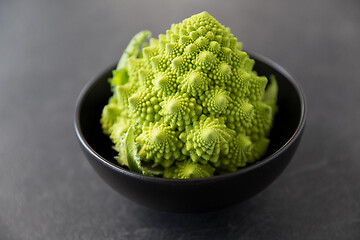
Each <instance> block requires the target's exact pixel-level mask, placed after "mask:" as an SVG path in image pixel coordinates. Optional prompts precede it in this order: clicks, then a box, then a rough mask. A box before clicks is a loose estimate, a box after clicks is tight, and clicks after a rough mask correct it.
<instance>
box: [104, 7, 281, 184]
mask: <svg viewBox="0 0 360 240" xmlns="http://www.w3.org/2000/svg"><path fill="white" fill-rule="evenodd" d="M149 37H150V32H148V31H143V32H140V33H138V34H137V35H135V36H134V38H133V39H132V40H131V41H130V43H129V46H128V47H127V48H126V50H125V52H124V54H123V56H122V57H121V59H120V61H119V64H118V66H117V69H116V70H114V71H113V77H112V78H111V79H110V80H109V82H110V84H111V86H112V91H113V96H112V97H111V98H110V99H109V103H108V104H107V105H106V106H105V107H104V109H103V113H102V116H101V120H100V122H101V124H102V127H103V131H104V133H105V134H108V135H109V136H110V138H111V140H112V142H113V143H114V149H116V150H117V151H118V152H119V155H118V156H117V157H116V159H117V161H118V163H119V164H120V165H123V166H127V167H129V169H130V170H132V171H135V172H138V173H141V174H144V175H153V176H162V177H166V178H179V179H187V178H201V177H211V176H213V175H216V174H221V173H226V172H232V171H236V170H237V169H239V168H241V167H245V166H247V165H248V164H251V163H253V162H255V161H257V160H259V159H260V158H261V157H262V156H263V155H264V154H265V153H266V150H267V147H268V145H269V139H268V136H269V132H270V129H271V127H272V124H273V120H274V115H275V112H276V111H277V106H276V101H277V94H278V86H277V83H276V80H275V77H274V76H271V77H270V80H271V81H270V84H268V79H267V78H266V77H265V76H258V75H257V73H256V72H255V71H253V66H254V63H255V62H254V60H252V59H250V57H249V56H248V55H247V53H245V52H243V51H241V47H242V44H241V43H239V42H238V41H237V39H236V38H235V37H234V36H233V34H232V33H231V32H230V29H229V28H226V27H224V26H223V25H221V24H220V23H219V22H218V21H217V20H216V19H214V18H213V17H212V16H210V15H209V14H208V13H207V12H202V13H200V14H197V15H194V16H192V17H190V18H187V19H185V20H183V22H181V23H179V24H173V25H172V26H171V28H170V30H167V31H166V34H160V35H159V37H158V39H155V38H151V39H150V42H149V44H146V43H144V41H145V40H146V39H147V38H149Z"/></svg>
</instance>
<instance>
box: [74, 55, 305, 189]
mask: <svg viewBox="0 0 360 240" xmlns="http://www.w3.org/2000/svg"><path fill="white" fill-rule="evenodd" d="M245 52H246V53H248V55H249V56H250V57H251V58H252V59H254V60H255V63H256V61H261V62H263V63H264V64H266V65H268V66H270V67H272V68H274V69H275V70H277V71H278V72H279V73H280V74H282V75H283V76H284V77H285V78H286V79H287V80H288V81H289V82H290V83H291V84H292V85H293V87H294V89H295V90H296V92H297V94H298V96H299V100H300V108H301V112H300V120H299V122H298V125H297V127H296V130H295V131H294V133H293V134H292V135H291V137H290V138H289V139H288V140H287V141H286V143H285V144H283V145H282V146H281V147H280V148H279V149H278V150H277V151H275V152H273V153H272V154H271V155H269V156H267V157H266V158H263V159H260V160H259V161H257V162H255V163H254V164H252V165H250V166H247V167H244V168H241V169H238V170H237V171H235V172H231V173H226V174H221V175H217V176H212V177H205V178H194V179H169V178H162V177H154V176H145V175H142V174H139V173H136V172H132V171H130V170H127V169H125V168H122V167H121V166H119V165H116V164H114V163H112V162H110V161H109V160H107V159H106V158H104V157H102V156H101V155H100V154H98V153H97V152H96V151H95V150H94V149H93V148H92V147H91V146H90V144H89V143H88V142H87V141H86V139H85V137H84V135H83V132H82V131H81V128H80V108H81V107H82V105H83V102H84V98H85V96H86V95H87V93H88V90H89V89H90V88H91V86H92V85H93V84H94V83H95V82H96V81H98V79H99V78H101V77H103V76H104V75H105V74H106V73H108V72H109V71H111V70H113V69H114V64H112V65H111V66H110V67H108V68H106V69H105V70H103V71H102V72H101V73H100V74H98V75H97V76H96V77H95V78H93V79H92V80H91V81H89V82H88V83H87V84H86V85H85V86H84V87H83V88H82V90H81V92H80V94H79V96H78V98H77V101H76V105H75V114H74V115H75V118H74V127H75V132H76V135H77V138H78V140H79V141H80V143H81V144H82V146H83V147H84V148H85V149H86V151H87V152H89V153H90V154H91V155H92V156H93V157H95V159H96V160H97V161H99V162H100V163H101V164H103V165H105V166H106V167H109V168H111V169H113V170H115V171H117V172H119V173H121V174H125V175H127V176H129V177H134V178H137V179H139V180H143V181H151V182H154V181H155V182H159V183H181V184H191V183H202V182H209V181H221V180H226V179H229V178H233V177H235V176H237V175H241V174H244V173H246V172H249V171H253V170H255V169H257V168H259V167H261V166H262V165H265V164H267V163H268V162H270V161H272V160H274V159H276V158H277V157H278V156H279V155H280V154H281V153H282V152H283V151H285V150H286V149H287V148H289V147H290V146H291V145H292V143H293V142H295V141H296V139H297V138H298V137H299V135H300V134H301V133H302V131H303V129H304V127H305V123H306V117H307V103H306V97H305V94H304V91H303V89H302V87H301V86H300V84H299V82H298V81H297V80H296V79H295V78H294V77H293V76H292V75H291V74H290V73H289V72H288V71H287V70H285V69H284V68H283V67H282V66H280V65H279V64H278V63H276V62H275V61H273V60H272V59H270V58H268V57H265V56H263V55H260V54H258V53H256V52H253V51H245Z"/></svg>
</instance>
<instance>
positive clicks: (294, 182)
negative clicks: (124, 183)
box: [0, 0, 360, 240]
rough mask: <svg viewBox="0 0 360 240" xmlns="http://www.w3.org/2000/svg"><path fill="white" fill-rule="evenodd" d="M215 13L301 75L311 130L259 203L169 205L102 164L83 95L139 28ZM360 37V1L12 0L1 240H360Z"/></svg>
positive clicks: (2, 34) (1, 114)
mask: <svg viewBox="0 0 360 240" xmlns="http://www.w3.org/2000/svg"><path fill="white" fill-rule="evenodd" d="M202 11H208V12H209V13H210V14H211V15H213V16H214V17H215V18H216V19H217V20H218V21H219V22H220V23H222V24H223V25H225V26H227V27H230V28H231V30H232V33H233V34H234V35H235V36H236V37H237V38H238V40H239V41H242V42H243V44H244V49H245V50H250V51H255V52H258V53H260V54H262V55H264V56H267V57H269V58H271V59H273V60H275V61H276V62H277V63H279V64H280V65H282V66H283V67H284V68H285V69H287V70H288V71H289V72H290V73H291V74H292V75H294V77H295V78H296V79H297V80H298V81H299V82H300V84H301V85H302V87H303V88H304V91H305V94H306V95H307V100H308V107H309V112H308V121H307V126H306V129H305V134H304V136H303V140H302V143H301V144H300V146H299V148H298V151H297V153H296V155H295V156H294V158H293V161H292V162H291V163H290V165H289V167H288V168H287V169H286V170H285V172H284V173H283V174H282V175H281V177H280V178H278V179H277V180H276V181H275V182H274V183H273V184H272V185H271V186H270V187H269V188H268V189H266V190H265V191H264V192H262V193H260V194H259V195H257V196H255V197H254V198H252V199H250V200H249V201H247V202H245V203H242V204H240V205H238V206H235V207H233V208H231V209H226V210H223V211H220V212H213V213H204V214H172V213H164V212H158V211H155V210H151V209H147V208H145V207H142V206H139V205H137V204H136V203H133V202H130V201H129V200H127V199H125V198H123V197H122V196H120V195H119V194H118V193H116V192H115V191H113V190H112V189H110V188H109V187H108V186H107V185H106V184H105V183H104V182H102V180H101V179H100V178H99V177H98V176H97V175H96V174H95V172H94V171H93V170H92V169H91V167H90V165H89V164H88V162H87V160H86V159H85V157H84V156H83V153H82V152H81V150H80V147H79V144H78V142H77V139H76V136H75V131H74V128H73V118H74V107H75V102H76V99H77V96H78V95H79V93H80V91H81V89H82V88H83V86H84V85H85V84H86V83H87V82H88V81H90V80H91V79H92V78H93V77H95V76H96V75H97V74H99V73H100V72H101V71H102V70H104V69H105V68H106V67H108V66H109V65H111V64H113V63H114V62H115V61H117V60H118V59H119V58H120V56H121V54H122V51H123V50H124V48H125V47H126V45H127V43H128V41H129V40H130V39H131V37H132V36H133V35H134V34H135V33H137V32H139V31H141V30H144V29H148V30H150V31H151V32H152V33H153V36H154V37H156V36H157V35H158V34H160V33H164V32H165V31H166V29H168V28H169V27H170V25H171V23H178V22H181V21H182V20H183V19H184V18H187V17H190V16H191V15H193V14H196V13H199V12H202ZM359 39H360V2H359V1H357V0H347V1H342V0H319V1H310V0H304V1H294V0H290V1H286V0H273V1H265V0H259V1H251V0H245V1H235V0H232V1H230V0H224V1H215V0H197V1H194V0H183V1H179V0H177V1H173V0H168V1H165V0H152V1H140V0H131V1H130V0H128V1H125V0H117V1H116V0H102V1H97V0H87V1H85V0H76V1H69V0H64V1H55V0H11V1H10V0H0V239H3V240H8V239H179V240H180V239H187V240H189V239H360V206H359V205H360V201H359V200H360V174H359V173H360V171H359V170H360V160H359V153H360V152H359V149H360V131H359V130H360V127H359V124H358V123H359V122H360V121H359V120H360V113H359V104H358V103H359V102H360V95H359V90H360V79H359V76H360V68H359V63H360V62H359V56H360V45H359ZM235 190H236V189H234V191H235Z"/></svg>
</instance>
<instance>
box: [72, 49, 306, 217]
mask: <svg viewBox="0 0 360 240" xmlns="http://www.w3.org/2000/svg"><path fill="white" fill-rule="evenodd" d="M249 55H250V56H251V58H253V59H254V60H255V61H256V64H255V67H254V69H255V71H257V72H258V74H259V75H265V76H267V77H268V76H269V75H271V74H274V75H275V76H276V79H277V82H278V85H279V96H278V106H279V112H278V113H277V115H276V117H275V121H274V126H273V128H272V130H271V134H270V145H269V148H268V151H267V153H266V155H265V156H264V157H263V158H262V159H261V160H259V161H258V162H256V163H255V164H253V165H251V166H248V167H246V168H243V169H240V170H238V171H236V172H233V173H229V174H224V175H220V176H214V177H210V178H202V179H190V180H174V179H164V178H159V177H149V176H143V175H140V174H137V173H134V172H131V171H129V170H127V169H125V168H123V167H120V166H119V165H117V163H116V161H115V160H114V156H116V152H115V151H114V150H113V149H112V147H111V146H112V143H111V141H110V140H109V138H108V136H106V135H104V134H103V133H102V130H101V126H100V123H99V119H100V116H101V111H102V108H103V107H104V106H105V105H106V104H107V101H108V99H109V97H110V96H111V95H112V94H111V91H110V86H109V84H108V81H107V80H108V78H109V77H111V75H112V73H111V72H112V70H113V69H114V68H115V65H113V66H111V67H110V68H109V69H107V70H105V71H104V72H103V73H102V74H100V75H99V76H98V77H96V78H95V79H94V80H93V81H91V82H89V83H88V84H87V85H86V86H85V87H84V89H83V90H82V92H81V93H80V96H79V98H78V101H77V104H76V109H75V123H74V124H75V130H76V134H77V137H78V139H79V141H80V145H81V148H82V150H83V151H84V153H85V155H86V157H87V159H88V161H89V162H90V164H91V165H92V167H93V168H94V169H95V171H96V172H97V173H98V174H99V175H100V176H101V177H102V178H103V179H104V180H105V182H106V183H107V184H109V185H110V186H111V187H112V188H114V189H115V190H116V191H118V192H119V193H120V194H122V195H123V196H125V197H127V198H128V199H131V200H133V201H135V202H137V203H139V204H142V205H145V206H147V207H150V208H154V209H158V210H164V211H173V212H200V211H213V210H218V209H222V208H225V207H229V206H232V205H234V204H237V203H239V202H241V201H244V200H246V199H249V198H250V197H252V196H254V195H256V194H257V193H259V192H261V191H262V190H263V189H265V188H266V187H267V186H269V185H270V184H271V183H272V182H273V181H274V180H275V179H276V178H277V177H278V176H279V175H280V174H281V172H282V171H283V170H284V169H285V167H286V166H287V165H288V163H289V162H290V160H291V158H292V156H293V154H294V152H295V150H296V148H297V146H298V144H299V142H300V139H301V136H302V133H303V130H304V126H305V119H306V101H305V96H304V93H303V91H302V89H301V87H300V85H299V83H298V82H297V81H296V80H295V79H294V78H293V77H291V75H290V74H289V73H288V72H287V71H285V70H284V69H283V68H282V67H281V66H279V65H278V64H276V63H275V62H273V61H272V60H270V59H268V58H265V57H263V56H261V55H258V54H255V53H249Z"/></svg>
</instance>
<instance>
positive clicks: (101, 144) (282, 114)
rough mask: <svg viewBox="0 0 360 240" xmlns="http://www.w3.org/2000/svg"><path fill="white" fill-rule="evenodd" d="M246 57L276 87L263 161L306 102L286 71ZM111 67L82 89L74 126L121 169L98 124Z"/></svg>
mask: <svg viewBox="0 0 360 240" xmlns="http://www.w3.org/2000/svg"><path fill="white" fill-rule="evenodd" d="M249 55H250V56H251V57H252V58H253V59H254V60H255V61H256V64H255V66H254V70H255V71H257V72H258V74H259V75H264V76H267V77H269V76H270V75H271V74H273V75H275V77H276V80H277V82H278V85H279V96H278V106H279V112H278V113H277V114H276V116H275V121H274V126H273V128H272V130H271V133H270V145H269V148H268V150H267V153H266V154H265V156H264V157H263V158H262V160H264V159H266V158H267V157H269V156H271V155H272V154H274V153H276V152H277V151H279V150H280V149H281V148H282V147H284V145H286V143H287V142H288V141H289V140H290V139H291V138H292V137H293V135H294V134H295V133H296V131H297V130H298V128H299V127H300V126H301V125H302V123H303V121H304V119H305V116H304V114H305V113H304V108H305V100H304V98H303V96H302V92H301V89H300V87H299V86H298V85H297V83H296V82H295V80H294V79H293V78H292V77H291V76H290V75H288V74H287V72H286V71H285V70H283V69H282V68H281V67H279V66H278V65H276V64H275V63H273V62H272V61H271V60H269V59H266V58H264V57H261V56H258V55H256V54H249ZM114 68H115V65H114V66H112V67H110V68H109V69H108V70H106V71H105V72H104V73H103V74H102V75H100V76H99V77H98V78H96V79H95V80H94V81H93V82H90V83H89V84H88V85H87V87H85V88H84V90H83V93H82V94H81V96H80V101H79V102H78V106H77V111H78V112H77V114H78V115H77V118H78V119H77V121H78V123H77V124H78V126H77V127H78V131H79V133H80V135H82V136H83V139H82V140H83V141H84V142H85V144H87V145H88V146H89V148H90V149H92V150H93V151H94V154H95V155H98V156H99V157H102V158H103V159H105V160H106V161H107V162H108V163H111V164H113V165H115V166H116V167H118V168H122V167H120V166H118V165H117V163H116V161H115V160H114V156H116V155H117V153H116V151H115V150H113V149H112V143H111V141H110V140H109V137H108V136H106V135H104V134H103V133H102V130H101V125H100V122H99V121H100V116H101V112H102V109H103V107H104V106H105V105H106V104H107V102H108V99H109V97H110V96H111V95H112V93H111V90H110V86H109V84H108V78H110V77H111V76H112V70H113V69H114ZM262 160H260V161H258V162H257V163H259V162H261V161H262Z"/></svg>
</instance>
